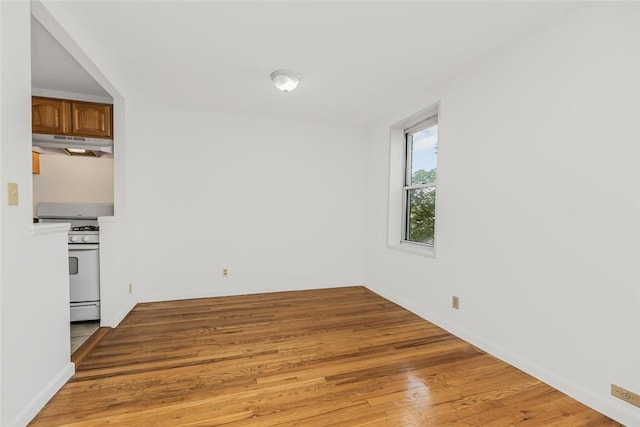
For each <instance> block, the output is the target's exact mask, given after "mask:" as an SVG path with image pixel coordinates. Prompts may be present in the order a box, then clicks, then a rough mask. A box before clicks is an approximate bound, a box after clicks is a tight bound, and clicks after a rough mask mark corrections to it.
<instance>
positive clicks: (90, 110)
mask: <svg viewBox="0 0 640 427" xmlns="http://www.w3.org/2000/svg"><path fill="white" fill-rule="evenodd" d="M111 110H112V108H111V105H108V104H94V103H91V102H76V101H72V102H71V117H72V120H71V125H72V127H71V132H70V133H71V134H72V135H81V136H92V137H94V138H111V136H112V132H111V120H112V119H111V116H112V114H111Z"/></svg>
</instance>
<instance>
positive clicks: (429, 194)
mask: <svg viewBox="0 0 640 427" xmlns="http://www.w3.org/2000/svg"><path fill="white" fill-rule="evenodd" d="M404 134H405V142H404V152H405V162H404V185H403V189H402V192H403V194H402V204H403V215H402V216H403V223H402V229H403V231H402V240H403V241H404V242H410V243H418V244H423V245H427V246H433V245H434V242H435V226H436V175H437V173H436V171H437V158H438V116H437V115H433V116H431V117H429V118H428V119H426V120H423V121H421V122H419V123H417V124H415V125H413V126H411V127H410V128H408V129H405V131H404Z"/></svg>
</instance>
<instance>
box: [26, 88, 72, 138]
mask: <svg viewBox="0 0 640 427" xmlns="http://www.w3.org/2000/svg"><path fill="white" fill-rule="evenodd" d="M64 107H65V105H64V101H63V100H61V99H51V98H37V97H33V98H31V125H32V126H31V127H32V132H33V133H47V134H55V135H59V134H63V133H65V132H66V131H67V129H68V119H69V118H68V117H67V111H66V109H65V108H64Z"/></svg>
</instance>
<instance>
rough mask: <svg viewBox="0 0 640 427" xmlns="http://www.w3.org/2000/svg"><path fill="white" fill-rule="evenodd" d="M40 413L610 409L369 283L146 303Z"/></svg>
mask: <svg viewBox="0 0 640 427" xmlns="http://www.w3.org/2000/svg"><path fill="white" fill-rule="evenodd" d="M86 350H87V351H83V354H82V356H83V358H82V360H81V363H79V364H78V366H77V371H76V374H75V375H74V376H73V378H72V379H71V380H70V381H69V382H68V383H67V384H66V385H65V386H64V387H63V388H62V389H61V390H60V391H59V392H58V393H57V394H56V395H55V396H54V397H53V398H52V399H51V401H50V402H49V403H48V404H47V405H46V407H45V408H44V409H43V410H42V411H41V412H40V413H39V414H38V416H37V417H36V418H35V419H34V420H33V422H32V423H31V425H33V426H100V425H118V426H213V425H221V426H222V425H224V426H279V425H282V426H290V425H304V426H330V425H337V426H338V425H339V426H367V425H369V426H421V425H434V426H440V425H448V426H478V425H482V426H485V425H496V426H506V425H565V426H575V425H594V426H596V425H597V426H609V425H611V426H614V425H618V424H616V423H615V422H614V421H612V420H610V419H608V418H607V417H605V416H603V415H601V414H599V413H598V412H596V411H593V410H592V409H590V408H588V407H586V406H584V405H582V404H580V403H578V402H576V401H575V400H573V399H571V398H569V397H568V396H566V395H564V394H562V393H560V392H558V391H556V390H554V389H552V388H550V387H548V386H547V385H545V384H543V383H541V382H540V381H538V380H536V379H534V378H532V377H531V376H529V375H526V374H524V373H523V372H521V371H519V370H517V369H515V368H513V367H511V366H509V365H507V364H505V363H503V362H501V361H499V360H497V359H495V358H494V357H492V356H490V355H487V354H486V353H484V352H482V351H481V350H479V349H477V348H475V347H473V346H472V345H470V344H468V343H466V342H464V341H462V340H460V339H458V338H456V337H454V336H453V335H451V334H449V333H447V332H446V331H444V330H443V329H441V328H439V327H437V326H435V325H433V324H431V323H429V322H427V321H425V320H423V319H421V318H419V317H418V316H416V315H415V314H413V313H411V312H409V311H407V310H404V309H403V308H401V307H399V306H398V305H396V304H394V303H392V302H390V301H387V300H385V299H384V298H382V297H380V296H379V295H377V294H375V293H373V292H371V291H369V290H368V289H366V288H364V287H347V288H335V289H320V290H305V291H290V292H280V293H271V294H261V295H242V296H234V297H224V298H200V299H194V300H179V301H163V302H157V303H144V304H138V305H137V306H136V307H135V308H134V309H133V310H132V312H131V313H129V315H128V316H127V317H126V318H125V320H123V322H122V323H121V325H120V326H118V327H117V328H115V329H113V330H110V331H109V332H108V333H105V334H104V335H103V336H102V337H101V339H100V340H99V341H97V342H94V343H93V344H92V347H91V348H88V349H86Z"/></svg>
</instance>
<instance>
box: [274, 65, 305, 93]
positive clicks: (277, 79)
mask: <svg viewBox="0 0 640 427" xmlns="http://www.w3.org/2000/svg"><path fill="white" fill-rule="evenodd" d="M301 77H302V76H301V75H300V74H299V73H296V72H295V71H291V70H276V71H274V72H273V73H271V80H273V84H275V85H276V87H277V88H278V89H280V90H281V91H283V92H291V91H292V90H294V89H295V88H296V87H297V86H298V83H300V78H301Z"/></svg>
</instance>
